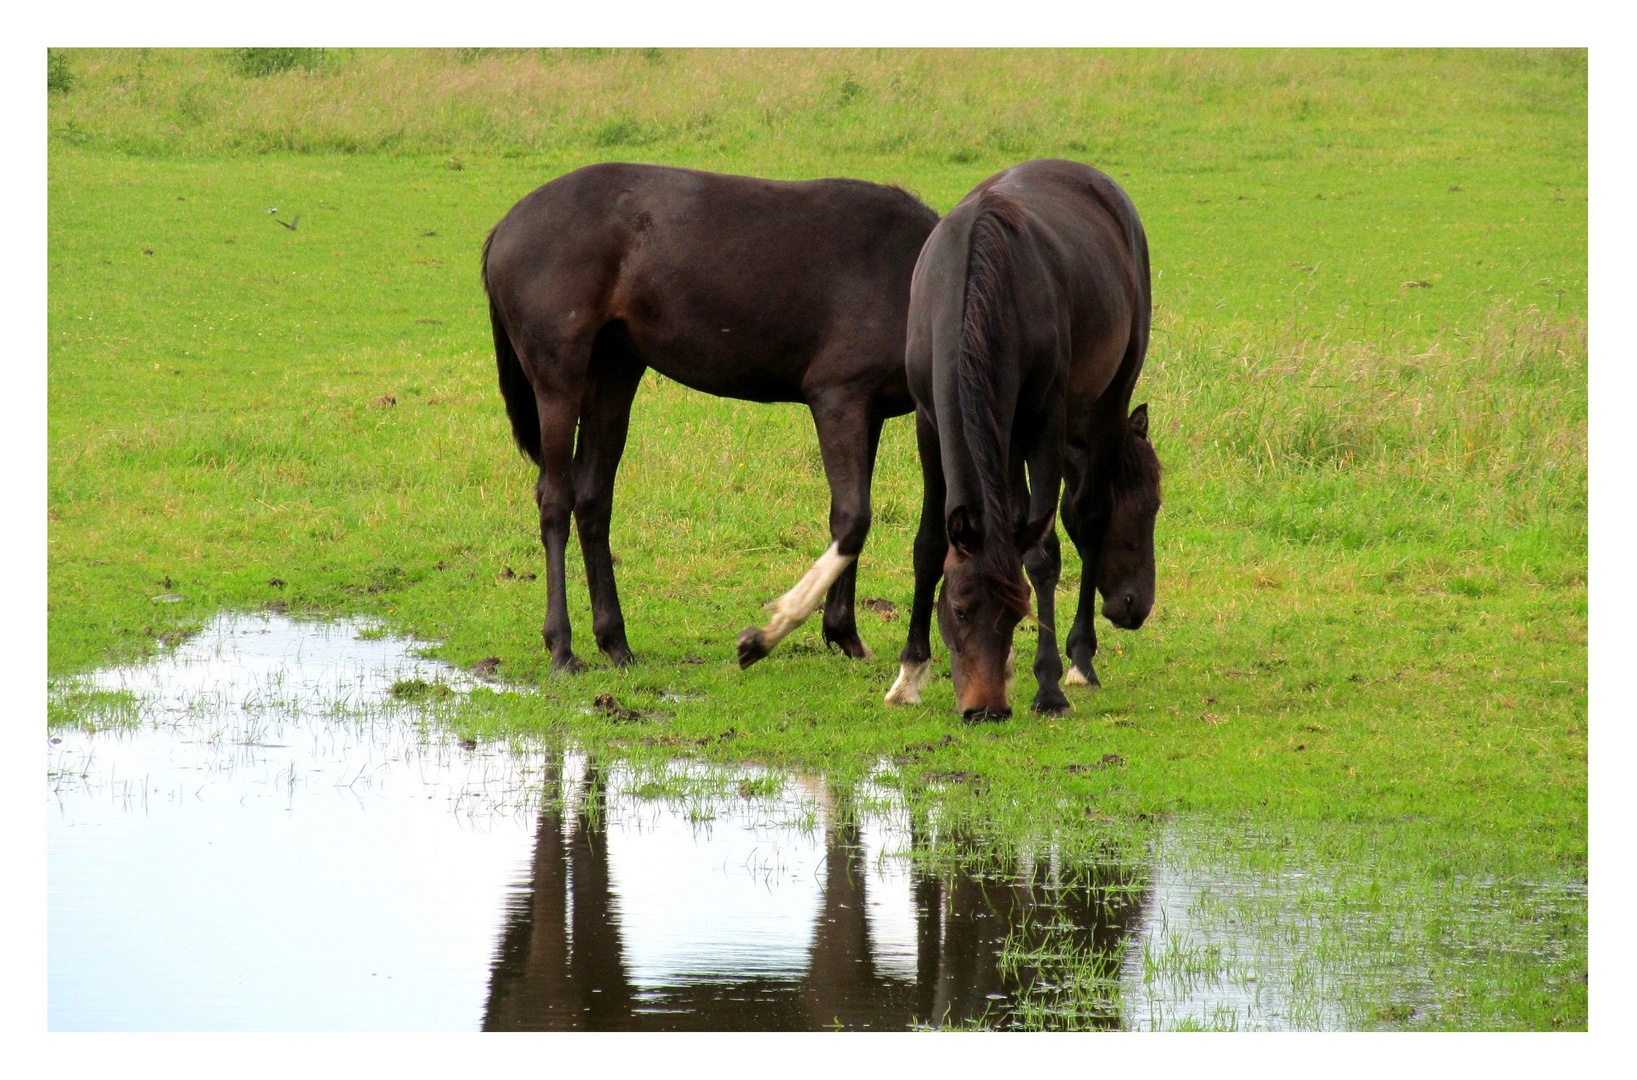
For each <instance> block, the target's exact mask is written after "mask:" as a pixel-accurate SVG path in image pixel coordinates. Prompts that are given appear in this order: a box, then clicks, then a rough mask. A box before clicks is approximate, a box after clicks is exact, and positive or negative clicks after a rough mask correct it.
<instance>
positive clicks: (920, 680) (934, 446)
mask: <svg viewBox="0 0 1637 1080" xmlns="http://www.w3.org/2000/svg"><path fill="white" fill-rule="evenodd" d="M915 442H916V446H917V448H918V449H919V451H920V458H921V527H920V529H919V530H918V531H917V532H916V534H915V600H914V603H913V604H912V605H911V607H910V614H909V632H908V634H907V635H906V636H905V639H904V651H903V652H901V653H899V654H898V678H897V680H896V681H894V682H893V684H892V689H890V690H888V691H887V704H888V705H919V704H920V703H921V691H922V690H923V689H925V687H926V684H927V682H928V681H929V680H930V679H931V677H932V639H931V635H932V601H933V595H934V592H935V591H936V589H937V588H938V579H939V578H941V577H943V574H944V556H945V555H946V554H948V551H949V537H948V535H947V532H946V526H945V524H944V498H945V489H944V467H943V458H942V456H941V454H940V452H939V446H938V426H937V424H936V423H935V422H934V421H933V419H932V417H931V416H929V415H927V414H925V413H923V412H921V411H920V410H919V409H917V410H916V413H915Z"/></svg>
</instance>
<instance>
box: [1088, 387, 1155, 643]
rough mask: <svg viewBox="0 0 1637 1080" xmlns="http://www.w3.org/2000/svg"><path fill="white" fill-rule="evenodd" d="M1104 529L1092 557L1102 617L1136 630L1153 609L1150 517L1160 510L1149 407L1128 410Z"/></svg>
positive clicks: (1152, 547)
mask: <svg viewBox="0 0 1637 1080" xmlns="http://www.w3.org/2000/svg"><path fill="white" fill-rule="evenodd" d="M1109 471H1110V474H1111V475H1110V478H1109V487H1108V492H1107V496H1106V497H1107V499H1108V516H1107V519H1106V520H1107V522H1108V531H1107V533H1105V534H1104V536H1103V542H1102V547H1101V552H1100V555H1099V558H1098V560H1097V591H1098V592H1100V593H1102V594H1103V617H1104V618H1106V619H1107V620H1108V621H1109V622H1111V623H1113V624H1114V625H1115V626H1118V627H1120V628H1121V629H1122V630H1135V629H1137V628H1138V627H1139V626H1141V625H1142V624H1143V620H1144V619H1146V618H1148V613H1149V612H1150V611H1152V610H1153V608H1154V519H1155V518H1156V517H1158V515H1159V512H1160V459H1159V455H1157V454H1155V453H1154V447H1153V445H1152V444H1151V443H1150V442H1149V441H1148V405H1147V404H1146V403H1144V404H1142V405H1138V406H1137V407H1136V409H1135V410H1133V411H1132V413H1131V418H1130V424H1129V428H1128V433H1127V434H1126V435H1125V436H1124V437H1123V438H1121V439H1119V441H1118V443H1117V451H1116V455H1115V460H1114V462H1113V464H1112V466H1111V468H1110V470H1109Z"/></svg>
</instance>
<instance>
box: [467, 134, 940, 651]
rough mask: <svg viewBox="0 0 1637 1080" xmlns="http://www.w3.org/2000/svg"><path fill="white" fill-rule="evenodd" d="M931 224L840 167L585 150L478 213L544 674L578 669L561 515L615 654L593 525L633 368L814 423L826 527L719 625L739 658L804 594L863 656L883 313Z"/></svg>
mask: <svg viewBox="0 0 1637 1080" xmlns="http://www.w3.org/2000/svg"><path fill="white" fill-rule="evenodd" d="M937 221H938V215H937V214H936V213H935V212H934V211H932V210H931V209H930V208H929V207H927V206H925V205H924V204H923V203H921V202H920V200H918V199H916V198H915V197H914V196H912V195H910V194H908V193H907V192H904V191H902V190H899V189H898V188H893V187H884V186H882V185H879V184H870V183H865V182H864V181H861V180H806V181H799V182H791V181H778V180H760V179H754V178H751V177H745V176H726V175H722V174H719V173H708V172H697V171H694V170H692V169H674V168H666V167H662V166H657V165H628V164H603V165H590V166H587V167H585V168H582V169H577V170H575V171H574V172H571V173H569V174H567V175H565V176H561V177H559V178H557V179H556V180H553V181H551V182H550V183H548V184H546V185H544V186H543V187H540V188H538V189H536V190H535V191H534V192H532V193H530V194H529V195H527V196H525V197H524V198H523V199H522V200H521V201H520V202H519V203H518V204H517V205H516V206H514V207H512V209H511V210H510V211H509V212H508V213H507V214H506V216H505V217H504V218H502V219H501V221H500V223H499V224H497V225H496V226H495V227H494V229H493V230H492V231H491V232H490V234H489V238H488V240H487V241H486V242H485V244H484V247H483V285H484V289H485V291H486V292H487V293H488V296H489V315H490V321H491V323H492V324H493V327H494V342H495V359H496V362H497V364H498V366H499V372H500V391H501V394H502V395H503V396H504V398H505V400H506V412H507V415H508V416H509V417H510V419H511V425H512V434H513V436H514V437H515V438H516V440H517V444H518V446H519V447H521V448H522V450H523V451H524V452H525V453H526V454H527V455H528V456H529V457H530V458H531V459H533V461H534V462H535V463H536V464H537V465H539V467H540V478H539V481H538V483H537V484H536V485H535V500H536V502H537V503H538V505H539V509H540V537H541V541H542V542H543V543H544V545H545V548H546V560H547V566H546V609H547V610H546V621H545V626H544V628H543V629H542V636H543V637H544V638H545V643H546V647H547V648H548V649H549V650H550V651H551V669H552V670H553V671H561V672H573V671H576V670H578V669H579V666H580V665H579V661H578V660H577V659H576V658H575V656H574V651H573V648H572V646H571V642H570V635H571V631H570V627H569V618H568V599H567V596H566V594H565V570H564V566H563V559H564V549H565V548H566V546H567V544H568V527H569V519H570V517H571V516H572V518H573V520H574V523H575V526H576V528H577V529H578V532H579V537H580V549H581V552H582V554H583V555H584V558H585V572H586V580H587V584H588V585H589V589H590V593H591V609H592V623H591V626H592V633H593V635H594V637H595V638H596V642H597V646H598V648H600V649H602V650H603V651H604V652H606V653H607V654H608V656H609V658H610V659H611V660H612V661H613V662H614V663H615V664H616V665H619V666H621V667H623V666H625V665H627V664H629V663H631V661H632V655H631V648H630V645H629V644H628V643H627V641H626V636H625V619H624V617H623V615H622V614H621V613H620V602H619V595H618V593H617V591H616V590H615V587H614V566H613V559H612V556H611V554H610V552H609V547H608V535H609V522H610V518H611V515H612V510H613V498H614V474H615V471H616V470H617V469H618V468H619V462H620V455H621V453H622V452H623V451H624V449H625V438H626V431H627V428H628V426H629V423H630V416H631V400H632V398H633V397H634V396H635V394H636V391H637V386H638V384H639V383H640V381H641V379H642V374H643V372H644V370H645V369H647V368H649V367H652V368H653V369H654V370H655V371H658V372H659V373H661V374H663V375H664V376H666V377H667V378H670V379H674V380H676V381H677V382H679V383H682V384H683V385H685V386H689V387H692V388H693V389H695V390H700V391H703V392H704V393H707V394H715V395H717V396H720V397H732V398H742V399H745V400H749V401H762V402H772V401H790V402H801V403H802V404H805V405H806V406H807V407H808V408H809V409H810V410H811V411H812V414H813V423H814V426H815V427H816V428H817V429H818V437H819V450H820V453H821V455H822V457H823V460H824V472H825V476H826V478H827V479H828V481H829V484H830V499H831V502H830V536H831V541H832V542H831V544H830V547H829V550H827V551H826V552H825V553H824V554H823V556H822V557H820V558H819V560H818V561H817V562H816V563H814V564H813V567H812V569H811V570H809V571H808V572H807V574H806V575H805V576H804V577H803V578H802V579H801V581H800V582H798V583H797V585H796V586H795V587H794V588H793V589H791V590H790V591H789V592H788V593H786V594H785V595H784V596H783V597H781V598H780V599H778V600H777V601H775V602H774V603H773V604H772V605H770V606H771V608H772V617H771V619H770V620H769V622H768V624H767V625H766V626H763V627H750V628H748V629H746V630H745V631H744V632H743V633H741V634H740V635H739V641H738V648H739V663H740V666H741V667H749V666H750V665H751V664H753V663H755V662H756V661H757V660H759V659H761V658H762V657H764V656H766V655H767V654H768V652H769V651H770V650H772V648H773V647H774V646H775V645H776V644H778V642H779V640H780V639H781V638H783V637H784V636H785V635H786V634H788V633H790V631H792V630H794V629H795V628H796V627H797V626H799V625H801V623H802V622H803V621H805V620H806V618H807V617H808V616H809V615H811V614H812V612H813V610H814V608H815V607H817V606H818V604H819V601H820V599H821V598H823V599H825V607H824V623H823V627H824V638H825V640H826V642H828V643H830V644H834V645H836V646H839V647H840V648H841V650H842V651H843V652H845V653H846V654H847V655H848V656H852V657H860V658H862V657H866V656H868V652H867V650H866V649H865V648H864V644H863V642H862V641H860V640H859V637H858V628H857V625H856V622H855V620H854V615H853V590H854V583H855V581H856V578H857V564H856V560H857V558H858V554H859V551H860V550H861V549H862V548H863V546H864V538H865V535H866V534H867V533H868V532H869V527H870V475H871V473H872V472H873V471H874V467H875V454H876V447H877V444H878V442H879V440H880V436H881V424H882V422H883V421H884V420H886V419H887V418H888V417H892V416H901V415H903V414H904V413H907V412H909V411H910V409H911V408H913V407H914V403H913V402H912V401H911V399H910V396H909V390H908V388H907V386H906V385H905V383H904V363H903V355H904V353H903V350H904V317H905V313H906V311H907V310H908V307H909V281H910V275H911V273H912V272H913V271H914V268H915V259H916V256H917V255H918V254H919V253H920V250H921V244H922V242H923V241H925V240H926V238H927V235H928V234H929V233H930V232H931V231H932V227H933V226H934V225H935V224H937ZM576 430H577V431H578V439H577V440H576ZM826 592H828V596H827V597H826Z"/></svg>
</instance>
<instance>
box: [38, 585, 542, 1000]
mask: <svg viewBox="0 0 1637 1080" xmlns="http://www.w3.org/2000/svg"><path fill="white" fill-rule="evenodd" d="M361 629H363V628H362V627H360V626H359V625H357V624H352V623H341V624H334V625H328V626H325V625H314V624H300V623H293V622H290V621H288V620H285V619H281V618H256V617H235V618H223V619H220V620H218V621H217V622H216V623H214V624H212V625H211V626H210V627H208V628H207V629H206V630H205V631H204V632H203V633H202V634H200V635H199V636H198V637H196V638H195V639H193V640H191V641H189V642H187V643H184V644H183V645H182V646H180V647H179V648H178V649H176V650H175V652H174V654H173V655H171V656H169V657H167V658H165V659H164V660H161V661H159V662H157V663H153V664H148V665H143V666H140V667H133V668H126V669H119V670H114V671H108V672H103V673H100V674H98V675H97V676H95V677H94V678H93V679H92V680H89V681H90V682H91V684H92V686H93V687H94V688H96V689H101V690H121V689H123V690H129V691H132V692H134V693H135V694H137V695H138V699H139V701H140V702H141V705H140V722H139V723H138V724H136V725H134V726H132V727H129V728H123V729H106V730H103V731H99V732H96V733H94V734H93V733H88V732H86V731H83V730H80V729H78V728H72V727H64V728H58V729H56V730H54V731H53V736H54V737H55V738H58V739H61V742H60V743H55V744H53V745H52V746H51V747H50V755H49V782H48V791H47V803H48V806H47V813H48V827H47V850H48V890H49V900H48V908H49V911H48V934H49V936H48V968H49V990H48V1001H49V1006H48V1009H49V1023H50V1026H51V1027H52V1028H53V1029H59V1030H62V1029H99V1030H131V1029H139V1030H216V1029H231V1030H317V1029H368V1030H404V1029H411V1030H418V1029H443V1028H463V1027H466V1028H469V1027H476V1026H477V1024H478V1022H479V1019H480V1016H481V1002H482V996H483V991H484V986H485V982H486V978H485V975H486V968H487V965H488V961H489V959H490V955H491V953H492V950H493V947H494V937H493V923H494V918H495V906H496V899H497V897H499V896H501V895H503V894H504V891H505V889H506V888H507V886H508V885H509V883H510V882H511V881H513V880H515V878H516V876H517V874H518V873H519V870H520V868H521V867H523V866H525V865H526V864H527V860H528V857H529V851H530V848H531V846H532V840H533V830H532V821H531V818H530V816H529V815H527V814H519V813H515V812H509V811H508V810H507V809H506V804H507V801H508V800H507V798H506V795H507V794H508V793H509V792H515V791H521V790H524V789H525V788H528V787H531V786H533V785H535V784H537V783H538V773H537V772H536V773H535V775H534V776H533V777H531V776H530V774H529V769H530V762H529V761H528V759H527V758H520V757H513V756H511V755H508V754H505V753H500V752H486V753H474V752H470V751H466V750H463V749H462V748H460V747H459V746H456V745H452V744H451V743H450V741H449V740H448V739H447V738H444V737H440V736H437V735H432V736H426V735H423V733H422V732H421V730H420V729H419V728H418V727H417V725H416V724H415V723H414V722H413V719H412V717H411V716H410V715H409V714H408V713H406V712H405V711H404V710H401V709H387V708H384V707H382V706H383V703H384V702H385V701H386V700H387V698H388V688H389V687H390V686H391V685H392V684H393V683H394V682H395V681H397V680H399V679H409V678H423V679H427V680H428V681H431V680H435V679H439V678H441V679H443V680H444V681H445V682H455V681H457V680H458V678H459V676H458V674H457V673H454V672H451V671H448V670H446V669H443V668H441V667H439V666H438V665H435V664H431V663H428V662H426V661H423V660H418V659H417V658H415V657H414V656H413V655H412V653H411V651H410V643H406V642H402V641H387V640H363V639H360V638H359V637H358V632H359V631H360V630H361ZM340 706H344V707H345V708H346V709H347V711H346V712H338V711H337V708H338V707H340Z"/></svg>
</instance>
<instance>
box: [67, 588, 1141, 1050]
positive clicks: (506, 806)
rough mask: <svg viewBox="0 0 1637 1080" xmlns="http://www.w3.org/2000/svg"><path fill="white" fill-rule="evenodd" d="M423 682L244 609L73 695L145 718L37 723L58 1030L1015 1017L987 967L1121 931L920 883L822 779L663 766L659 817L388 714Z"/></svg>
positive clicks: (1051, 878)
mask: <svg viewBox="0 0 1637 1080" xmlns="http://www.w3.org/2000/svg"><path fill="white" fill-rule="evenodd" d="M361 634H362V635H363V636H360V635H361ZM414 678H419V679H423V680H426V681H429V682H435V681H439V680H441V681H443V682H444V683H447V684H450V685H452V686H454V687H456V688H459V687H461V686H462V685H464V684H465V682H466V681H467V680H465V678H464V677H463V676H462V675H461V674H460V673H458V672H454V671H452V670H449V669H446V668H441V667H439V666H438V665H436V664H434V663H431V662H428V661H425V660H421V659H418V658H417V657H416V655H415V652H414V648H413V643H411V642H404V641H401V640H399V641H394V640H389V639H379V638H375V637H374V636H373V635H372V634H370V632H369V631H368V630H367V628H365V627H362V626H360V625H358V624H355V623H333V624H307V623H296V622H292V621H289V620H286V619H283V618H279V617H272V616H268V617H257V616H233V617H223V618H221V619H219V620H218V621H217V622H216V623H214V624H213V625H211V626H210V627H208V628H207V630H206V631H205V632H204V633H202V634H200V635H199V636H198V637H196V638H194V639H193V640H191V641H189V642H187V643H185V644H183V645H182V646H180V647H179V648H178V649H177V650H175V652H174V653H173V654H172V655H170V656H167V657H165V658H164V659H162V660H160V661H157V662H153V663H149V664H145V665H141V666H136V667H130V668H124V669H118V670H112V671H106V672H102V673H99V674H98V675H96V676H94V677H93V678H92V679H90V680H89V681H88V683H89V686H90V687H94V688H97V689H102V690H128V691H131V692H132V693H134V694H135V695H136V696H137V698H138V699H139V701H140V702H141V705H140V709H139V719H138V720H137V722H135V723H133V724H127V725H123V726H113V727H106V728H103V729H101V730H94V731H91V730H83V729H82V728H80V727H60V728H58V729H56V730H54V731H53V732H52V736H51V737H52V743H51V745H50V749H49V783H48V792H47V799H48V804H49V826H48V833H49V835H48V852H49V856H48V874H49V893H50V896H49V944H48V948H49V981H50V986H49V1013H50V1024H51V1027H52V1028H53V1029H58V1030H69V1029H74V1030H85V1029H91V1030H448V1029H454V1030H461V1029H466V1030H470V1029H474V1028H485V1029H564V1028H601V1029H687V1028H702V1029H715V1030H749V1029H811V1028H825V1027H838V1026H839V1027H844V1028H897V1029H902V1028H907V1027H911V1026H915V1025H918V1024H919V1025H926V1024H941V1025H951V1024H954V1025H960V1024H966V1023H970V1022H974V1021H983V1022H985V1023H988V1024H996V1025H1001V1026H1004V1025H1006V1024H1007V1023H1008V1022H1009V1020H1010V1018H1011V1017H1012V1015H1013V1012H1014V1010H1015V1007H1016V1005H1017V1002H1018V998H1019V996H1020V991H1021V990H1022V989H1024V988H1033V989H1034V990H1035V991H1036V997H1038V996H1039V994H1040V993H1048V994H1049V992H1050V989H1051V984H1050V982H1049V979H1048V978H1046V977H1045V976H1043V974H1042V973H1041V972H1038V971H1034V970H1030V969H1023V970H1010V969H1009V970H1007V971H1005V972H1003V971H1002V970H1001V969H1000V966H999V963H998V960H999V956H1000V952H1001V947H1002V945H1003V943H1004V942H1005V940H1006V937H1007V935H1008V933H1009V932H1010V933H1017V934H1022V935H1024V938H1020V939H1019V940H1025V939H1026V938H1027V935H1029V934H1034V935H1035V936H1037V937H1038V936H1040V935H1041V934H1044V933H1053V934H1056V935H1057V936H1058V937H1059V938H1061V939H1062V940H1063V941H1065V942H1068V943H1072V945H1073V946H1074V947H1075V948H1076V949H1079V950H1102V951H1105V952H1107V951H1110V950H1112V949H1114V948H1115V947H1116V946H1117V944H1118V942H1119V941H1120V940H1121V939H1122V937H1123V936H1125V935H1127V934H1128V933H1130V931H1131V928H1132V923H1133V921H1134V919H1135V918H1136V916H1137V914H1138V905H1137V898H1136V897H1134V896H1131V895H1129V894H1127V893H1124V892H1119V891H1113V892H1111V891H1109V890H1106V889H1103V888H1102V887H1100V885H1099V884H1098V882H1097V880H1096V878H1095V876H1094V875H1093V876H1088V875H1085V874H1079V875H1066V874H1065V873H1064V872H1063V871H1064V868H1062V867H1058V866H1056V865H1054V864H1052V863H1051V861H1050V860H1044V861H1041V862H1040V863H1039V864H1038V865H1035V864H1033V863H1030V864H1028V865H1023V866H1016V865H1014V866H1010V867H1004V868H1000V869H998V870H996V871H994V872H991V873H987V874H977V873H966V874H944V875H942V876H922V875H919V874H917V873H914V872H912V870H911V862H910V860H909V859H908V858H907V855H908V853H909V850H910V848H911V846H912V845H913V844H914V843H916V842H917V840H916V838H915V837H914V836H912V835H911V829H910V826H909V823H908V821H907V819H905V818H904V817H903V815H900V814H897V813H895V812H894V811H893V810H892V808H891V806H890V802H883V801H879V800H877V801H871V802H870V805H869V806H868V807H864V808H860V807H855V806H853V805H851V804H846V805H838V802H837V799H836V797H835V796H834V795H832V793H830V792H828V791H827V790H826V789H825V787H824V785H823V784H822V783H819V782H817V781H814V780H808V779H804V778H801V777H796V776H791V775H786V774H782V773H770V772H767V771H766V770H760V769H756V768H754V767H746V768H742V769H740V770H737V771H736V772H735V773H734V777H735V779H738V780H739V783H740V784H741V787H739V788H738V790H737V791H736V790H735V789H734V788H732V787H731V786H730V787H729V788H728V789H727V791H726V793H725V794H724V793H721V792H720V791H716V793H714V794H713V793H712V792H713V790H715V789H712V788H711V785H710V784H709V783H704V781H707V780H708V779H709V776H708V775H707V772H708V771H707V770H703V769H702V768H700V767H698V766H688V765H678V766H676V767H675V768H673V769H672V770H671V771H670V772H669V774H668V776H667V777H665V778H662V779H665V780H666V781H667V783H668V784H669V788H668V790H669V791H671V792H672V795H673V797H669V798H654V797H652V794H651V793H652V790H653V784H654V783H655V777H654V776H652V775H650V774H648V773H643V774H640V775H639V774H638V773H636V772H634V771H632V770H631V769H630V768H629V767H627V766H624V765H621V764H619V763H599V762H596V761H589V760H587V759H586V758H585V757H584V756H583V755H579V754H575V753H572V752H570V753H564V752H556V753H553V752H548V751H545V750H534V751H531V750H527V749H524V750H518V749H515V748H512V749H507V748H498V747H487V748H477V747H467V746H462V745H460V744H458V743H457V742H455V741H454V740H453V739H452V738H451V737H450V736H448V735H447V734H445V733H442V732H440V731H439V730H437V729H436V727H435V726H430V725H426V724H424V723H422V722H420V721H418V719H417V715H416V714H415V713H414V712H413V711H412V710H409V709H406V708H402V707H396V706H394V705H393V704H392V703H391V698H390V694H389V689H390V687H391V686H392V685H393V684H394V683H395V682H397V681H399V680H405V679H414ZM645 785H646V787H645ZM717 788H720V785H717ZM690 791H692V792H693V794H691V795H690V794H688V792H690ZM679 792H680V793H681V794H677V793H679ZM883 807H885V808H883ZM1040 927H1045V928H1048V929H1044V930H1043V929H1038V928H1040ZM1106 1022H1107V1023H1108V1024H1110V1025H1117V1023H1118V1018H1117V1016H1115V1015H1114V1014H1113V1013H1112V1012H1110V1014H1109V1015H1108V1016H1107V1017H1106Z"/></svg>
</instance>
